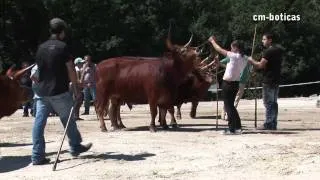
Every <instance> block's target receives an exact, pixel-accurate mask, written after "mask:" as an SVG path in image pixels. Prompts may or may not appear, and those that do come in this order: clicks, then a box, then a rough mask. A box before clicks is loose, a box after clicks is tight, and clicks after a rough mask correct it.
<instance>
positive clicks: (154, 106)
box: [149, 102, 158, 132]
mask: <svg viewBox="0 0 320 180" xmlns="http://www.w3.org/2000/svg"><path fill="white" fill-rule="evenodd" d="M149 106H150V112H151V122H150V126H149V129H150V131H151V132H156V131H157V128H156V123H155V120H156V116H157V113H158V112H157V104H156V103H151V102H150V103H149Z"/></svg>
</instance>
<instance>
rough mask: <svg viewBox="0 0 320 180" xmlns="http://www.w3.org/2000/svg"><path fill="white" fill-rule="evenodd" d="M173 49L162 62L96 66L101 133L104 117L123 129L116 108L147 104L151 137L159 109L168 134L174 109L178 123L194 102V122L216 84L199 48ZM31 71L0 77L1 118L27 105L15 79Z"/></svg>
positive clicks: (130, 60)
mask: <svg viewBox="0 0 320 180" xmlns="http://www.w3.org/2000/svg"><path fill="white" fill-rule="evenodd" d="M191 41H192V37H191V38H190V40H189V42H188V43H187V44H185V45H182V46H181V45H176V44H172V42H171V40H170V36H169V37H168V38H167V40H166V46H167V48H168V50H169V53H167V55H165V56H163V57H152V58H150V57H116V58H110V59H106V60H104V61H102V62H100V63H99V64H97V66H96V88H97V89H96V90H97V97H96V102H95V108H96V113H97V117H98V119H99V122H100V128H101V130H102V131H107V128H106V125H105V122H104V117H105V116H106V115H109V117H110V120H111V128H112V129H120V128H124V127H125V126H124V125H123V123H122V121H121V117H120V106H121V105H122V104H125V103H126V104H127V105H128V106H129V107H132V104H149V106H150V113H151V122H150V131H152V132H154V131H156V126H155V119H156V116H157V111H158V109H159V122H160V125H161V126H162V128H164V129H166V128H168V125H167V123H166V119H165V117H166V113H167V111H168V112H169V113H170V115H171V123H170V124H171V125H172V127H177V122H176V119H175V116H174V106H177V107H178V113H177V114H178V115H177V118H181V112H180V107H181V105H182V104H183V103H185V102H192V108H191V113H190V116H191V117H192V118H194V117H195V116H196V108H197V105H198V102H199V100H200V99H201V98H202V97H203V96H204V95H205V94H206V93H207V91H208V89H209V87H210V85H211V84H212V83H213V81H214V80H215V78H214V76H215V74H213V73H212V69H213V68H214V67H213V66H212V63H211V64H209V65H208V64H206V63H203V61H201V59H200V56H199V54H200V52H199V48H197V47H191V46H190V43H191ZM30 69H31V67H28V68H25V69H22V70H19V71H13V70H12V69H9V70H8V71H7V73H6V75H1V77H0V88H1V89H2V90H3V92H2V93H1V94H0V96H1V102H0V118H2V117H3V116H10V115H11V114H13V113H14V112H15V111H16V110H17V109H19V108H20V107H21V104H22V103H24V102H26V101H28V98H30V97H29V93H28V91H29V90H28V89H25V88H24V87H21V86H20V85H19V78H20V77H21V75H22V74H23V73H25V72H26V71H28V70H30Z"/></svg>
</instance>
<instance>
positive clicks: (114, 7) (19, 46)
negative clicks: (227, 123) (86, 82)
mask: <svg viewBox="0 0 320 180" xmlns="http://www.w3.org/2000/svg"><path fill="white" fill-rule="evenodd" d="M1 7H2V8H1V16H0V23H1V27H2V28H1V39H0V55H1V56H0V58H1V59H0V60H1V61H3V62H4V64H5V65H6V67H8V66H9V65H11V64H13V63H21V62H22V61H33V58H34V54H35V52H36V49H37V46H38V45H39V43H41V42H43V41H44V40H46V39H47V37H48V21H49V19H51V18H52V17H60V18H62V19H64V20H65V21H66V22H67V23H68V24H69V26H70V27H69V31H68V32H67V34H68V37H69V39H68V40H67V41H68V43H69V44H70V45H71V47H72V50H73V54H74V56H83V55H85V54H91V55H92V56H93V58H94V61H96V62H99V61H101V60H103V59H106V58H108V57H112V56H122V55H134V56H160V55H162V54H163V53H164V52H165V51H166V48H165V43H164V39H165V38H166V36H167V32H168V27H169V23H170V22H171V23H172V33H171V34H172V40H173V41H174V42H175V43H179V44H184V43H185V42H186V41H187V40H188V39H189V37H190V35H191V34H193V35H194V41H193V45H195V46H196V45H200V44H201V43H203V42H205V41H206V40H207V39H208V37H209V36H211V35H215V36H216V38H217V40H218V42H219V43H220V44H221V45H222V46H223V47H225V48H229V45H230V42H231V41H232V40H233V39H242V40H244V41H245V45H246V47H247V49H248V50H247V54H250V53H251V49H252V47H251V46H252V38H253V30H254V26H255V24H257V27H258V28H257V38H256V41H255V44H256V47H254V49H255V53H254V57H256V58H259V55H260V52H261V48H260V47H261V45H260V44H261V43H260V41H261V36H262V33H263V32H266V31H271V32H273V33H274V34H275V35H276V37H277V38H276V39H275V40H276V42H277V43H278V44H281V46H282V47H284V48H285V54H284V61H283V70H282V81H283V83H286V84H287V83H295V82H305V81H314V80H319V77H320V76H319V73H320V61H319V60H320V52H319V50H318V49H319V48H318V41H319V40H320V31H319V30H320V14H319V13H320V2H319V1H318V0H284V1H277V0H260V1H255V0H247V1H237V0H143V1H142V0H82V1H77V0H5V1H1ZM269 13H272V14H280V13H286V14H295V15H300V16H301V20H300V21H295V22H292V21H291V22H288V21H282V22H281V21H260V22H255V21H253V19H252V16H253V15H254V14H257V15H268V14H269ZM209 48H210V47H206V50H208V49H209ZM259 78H261V77H260V76H258V79H259ZM300 91H301V89H299V88H298V89H297V90H292V89H291V90H288V89H286V90H284V91H281V92H282V93H283V94H282V95H285V96H292V95H296V94H297V92H300ZM317 91H319V88H318V90H314V88H313V89H310V90H308V91H306V92H305V90H304V92H305V93H304V94H310V93H317ZM298 95H299V94H298Z"/></svg>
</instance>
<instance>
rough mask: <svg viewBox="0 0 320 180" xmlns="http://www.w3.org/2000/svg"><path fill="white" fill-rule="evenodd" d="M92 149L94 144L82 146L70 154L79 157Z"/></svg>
mask: <svg viewBox="0 0 320 180" xmlns="http://www.w3.org/2000/svg"><path fill="white" fill-rule="evenodd" d="M91 147H92V143H88V144H86V145H80V146H79V147H78V148H77V149H76V150H75V151H71V152H70V154H71V156H73V157H77V156H79V154H81V153H83V152H87V151H88V150H89V149H90V148H91Z"/></svg>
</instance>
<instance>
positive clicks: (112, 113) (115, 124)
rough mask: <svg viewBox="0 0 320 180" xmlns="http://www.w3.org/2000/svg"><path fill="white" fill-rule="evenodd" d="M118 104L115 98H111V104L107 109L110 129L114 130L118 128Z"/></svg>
mask: <svg viewBox="0 0 320 180" xmlns="http://www.w3.org/2000/svg"><path fill="white" fill-rule="evenodd" d="M119 105H120V104H119V103H118V100H117V99H116V98H112V99H111V106H110V111H109V117H110V121H111V130H112V131H115V130H118V129H120V128H119V126H118V122H117V109H118V106H119Z"/></svg>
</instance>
